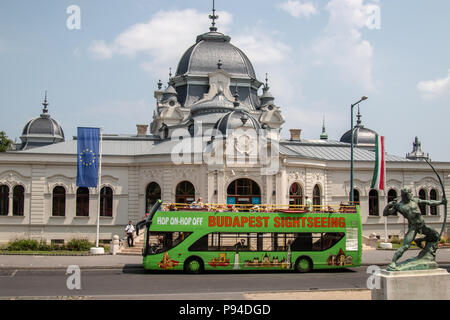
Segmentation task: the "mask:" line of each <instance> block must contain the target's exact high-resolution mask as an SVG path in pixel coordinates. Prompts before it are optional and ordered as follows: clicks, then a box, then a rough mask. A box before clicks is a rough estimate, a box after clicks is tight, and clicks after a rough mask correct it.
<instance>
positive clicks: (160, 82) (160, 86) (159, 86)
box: [158, 79, 163, 90]
mask: <svg viewBox="0 0 450 320" xmlns="http://www.w3.org/2000/svg"><path fill="white" fill-rule="evenodd" d="M162 86H163V83H162V81H161V79H159V81H158V90H161V88H162Z"/></svg>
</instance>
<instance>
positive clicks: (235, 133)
mask: <svg viewBox="0 0 450 320" xmlns="http://www.w3.org/2000/svg"><path fill="white" fill-rule="evenodd" d="M261 89H262V92H260V90H261ZM155 99H156V108H155V112H154V116H153V121H152V123H151V125H150V128H148V126H147V125H138V126H137V128H138V132H137V134H136V135H126V136H125V135H106V134H105V135H104V136H103V166H102V177H101V183H102V195H101V198H102V201H101V203H102V209H101V218H100V225H101V227H100V239H104V240H110V239H111V237H112V235H114V234H122V233H123V228H124V227H125V225H126V224H127V223H128V221H129V220H132V221H134V222H137V221H139V220H141V218H142V217H143V216H144V215H145V212H146V211H147V210H148V207H149V206H151V204H152V203H154V201H155V200H156V199H158V198H161V199H162V200H163V201H164V202H167V203H174V202H177V203H179V202H191V201H193V200H195V199H196V198H199V197H202V198H203V202H208V203H224V204H225V203H227V202H228V203H266V204H284V205H287V204H289V203H291V204H302V203H304V202H305V196H309V197H310V198H312V199H313V202H314V204H327V205H339V204H340V203H341V202H348V198H349V194H350V139H351V138H350V131H349V132H346V133H344V135H343V136H342V138H341V139H340V141H333V140H329V139H328V136H327V134H326V132H325V126H324V128H323V133H322V135H321V136H320V139H318V140H304V139H301V130H291V139H290V140H283V139H280V136H281V129H282V125H283V123H284V117H283V115H282V108H280V106H277V105H276V104H275V98H274V97H273V96H272V95H271V94H270V91H269V86H268V83H267V79H266V82H265V83H262V82H260V81H258V79H256V75H255V72H254V70H253V66H252V64H251V62H250V60H249V59H248V58H247V57H246V55H245V54H244V53H243V52H242V51H241V50H239V49H238V48H236V47H234V46H233V45H232V44H231V43H230V37H228V36H226V35H224V34H222V33H220V32H217V29H216V28H215V27H214V26H212V27H211V28H210V31H209V32H207V33H205V34H202V35H200V36H198V37H197V40H196V43H195V44H194V45H193V46H192V47H190V48H189V49H188V50H187V51H186V52H185V54H184V55H183V56H182V58H181V59H180V62H179V65H178V70H177V72H176V75H175V76H174V77H171V78H170V80H169V83H168V86H167V88H166V89H165V90H162V84H161V83H159V84H158V90H156V91H155ZM47 106H48V102H47V98H46V99H45V101H44V111H43V113H42V115H41V116H40V117H39V118H36V119H34V120H32V121H30V122H28V123H27V124H26V126H25V128H24V130H23V135H22V137H21V139H22V144H21V146H20V147H19V149H20V150H18V151H13V152H6V153H2V154H0V242H7V241H9V240H11V239H14V238H24V237H32V238H44V239H46V240H68V239H71V238H73V237H83V238H84V237H88V238H90V239H91V240H94V239H95V231H96V219H97V205H98V202H97V201H98V193H97V190H95V189H90V190H88V189H85V188H78V187H77V186H76V175H77V171H76V170H77V169H76V168H77V154H76V152H77V141H76V139H74V140H70V141H65V138H64V133H63V130H62V128H61V127H60V125H59V124H58V123H57V122H56V121H55V120H53V119H52V118H51V117H50V115H49V113H48V108H47ZM148 129H149V131H150V132H149V133H148V132H147V131H148ZM354 130H355V132H354V133H355V134H354V137H355V138H354V139H355V140H354V141H355V144H356V147H355V150H354V154H355V180H354V186H355V190H356V191H355V201H358V202H360V206H361V214H362V221H363V233H364V234H365V235H369V234H371V233H373V232H375V233H376V234H378V235H380V236H382V237H383V236H384V221H385V219H386V218H384V217H382V210H383V208H384V206H385V204H386V198H387V197H386V196H385V194H384V193H382V192H378V191H376V190H371V189H370V184H371V179H372V172H373V166H374V159H375V155H374V151H373V148H374V140H375V134H376V133H375V132H374V131H373V130H370V129H367V128H365V127H364V126H363V125H362V122H361V116H360V114H359V113H358V122H357V125H356V126H355V129H354ZM180 137H182V139H180ZM261 151H268V154H267V155H265V154H263V153H261ZM180 153H182V154H183V157H180ZM424 157H427V155H425V154H424V153H423V152H422V151H421V149H420V142H419V141H418V140H417V139H416V142H415V144H414V150H413V152H412V153H410V154H408V156H407V157H406V158H402V157H398V156H394V155H387V172H386V176H387V183H386V194H389V196H390V197H392V198H395V197H398V196H400V189H401V188H402V187H404V186H407V187H410V188H411V189H412V190H413V192H414V193H415V195H416V196H417V197H420V198H425V199H442V189H441V186H440V184H439V181H438V180H437V178H436V176H435V174H434V173H433V171H432V170H431V169H430V167H429V166H428V165H427V163H425V162H424V161H421V160H422V159H423V158H424ZM212 160H214V161H212ZM180 161H181V163H180ZM434 165H435V167H436V168H437V170H438V172H439V173H440V174H441V176H442V177H443V179H444V184H445V188H446V192H447V193H449V194H450V179H449V178H448V177H449V174H450V162H439V163H437V162H435V163H434ZM424 214H425V215H426V216H425V220H426V222H427V223H428V224H430V225H431V226H433V227H435V228H436V229H440V228H441V226H442V222H443V218H444V217H443V214H444V208H443V207H442V206H440V207H437V208H436V209H434V208H432V209H430V208H425V210H424ZM387 219H388V234H389V235H400V236H402V235H403V232H404V230H405V227H407V225H405V220H404V219H403V217H400V216H399V217H389V218H387ZM406 224H407V222H406Z"/></svg>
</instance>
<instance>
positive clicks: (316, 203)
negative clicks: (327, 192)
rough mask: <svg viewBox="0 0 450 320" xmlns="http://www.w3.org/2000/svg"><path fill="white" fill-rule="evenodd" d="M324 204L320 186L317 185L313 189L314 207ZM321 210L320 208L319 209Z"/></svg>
mask: <svg viewBox="0 0 450 320" xmlns="http://www.w3.org/2000/svg"><path fill="white" fill-rule="evenodd" d="M321 204H322V199H321V196H320V187H319V185H317V184H316V185H315V186H314V189H313V206H320V205H321ZM317 209H319V208H317Z"/></svg>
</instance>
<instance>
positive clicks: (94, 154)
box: [77, 128, 100, 188]
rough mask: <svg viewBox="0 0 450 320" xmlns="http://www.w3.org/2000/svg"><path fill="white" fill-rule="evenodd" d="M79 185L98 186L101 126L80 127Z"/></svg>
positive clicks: (78, 138)
mask: <svg viewBox="0 0 450 320" xmlns="http://www.w3.org/2000/svg"><path fill="white" fill-rule="evenodd" d="M77 140H78V154H77V186H78V187H87V188H89V187H97V183H98V166H99V158H100V154H99V144H100V128H78V137H77Z"/></svg>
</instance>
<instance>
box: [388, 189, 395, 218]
mask: <svg viewBox="0 0 450 320" xmlns="http://www.w3.org/2000/svg"><path fill="white" fill-rule="evenodd" d="M395 199H397V191H395V189H391V190H389V191H388V194H387V202H388V203H389V202H392V201H394V200H395ZM395 215H397V212H395Z"/></svg>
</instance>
